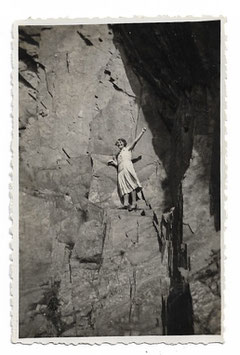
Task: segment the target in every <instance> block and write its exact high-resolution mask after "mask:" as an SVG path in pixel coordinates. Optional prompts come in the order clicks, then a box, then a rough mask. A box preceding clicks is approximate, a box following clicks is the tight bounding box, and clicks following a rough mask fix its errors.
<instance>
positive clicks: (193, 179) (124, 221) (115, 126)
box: [19, 25, 220, 337]
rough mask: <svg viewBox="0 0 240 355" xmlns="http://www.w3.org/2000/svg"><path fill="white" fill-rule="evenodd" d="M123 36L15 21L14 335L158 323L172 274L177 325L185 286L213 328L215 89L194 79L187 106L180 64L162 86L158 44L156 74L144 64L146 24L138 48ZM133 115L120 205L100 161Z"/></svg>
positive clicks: (107, 331)
mask: <svg viewBox="0 0 240 355" xmlns="http://www.w3.org/2000/svg"><path fill="white" fill-rule="evenodd" d="M131 31H132V29H131ZM154 31H155V29H154ZM120 32H121V31H120ZM137 32H139V30H137ZM193 32H194V31H193ZM195 32H196V33H197V28H195ZM129 33H130V32H129ZM129 33H128V34H127V35H126V34H121V33H120V38H121V39H122V40H123V42H121V41H119V29H118V28H117V26H116V27H115V28H112V27H111V26H107V25H99V26H92V25H91V26H90V25H88V26H82V25H78V26H55V27H38V26H34V27H31V26H28V27H23V28H21V29H20V37H19V38H20V41H19V44H20V52H19V53H20V56H19V59H20V61H19V63H20V64H19V75H20V76H19V98H20V112H19V130H20V140H19V148H20V157H19V158H20V336H21V337H43V336H48V337H49V336H90V335H91V336H92V335H109V336H110V335H141V334H145V335H148V334H167V333H168V331H169V329H170V328H171V326H172V325H171V324H170V323H171V322H170V321H169V319H170V318H169V319H168V320H167V316H166V312H167V310H166V305H167V304H168V307H169V309H172V308H171V307H172V305H173V304H174V299H175V298H174V297H175V296H174V295H175V293H174V292H175V291H176V288H177V287H179V277H180V278H181V276H180V275H183V276H184V277H183V279H184V283H183V284H182V283H181V282H180V284H181V285H180V286H181V287H180V288H181V292H183V293H182V294H183V298H184V300H185V299H187V301H186V302H187V307H188V308H187V309H188V313H189V314H188V315H187V316H188V318H189V319H188V320H186V322H187V323H191V322H192V314H191V312H192V308H191V307H192V305H191V294H192V300H193V311H194V328H195V332H196V333H197V334H202V333H205V334H206V333H218V332H219V329H220V328H219V316H220V312H219V309H220V286H219V235H218V234H217V232H216V229H215V226H216V223H215V224H214V217H215V214H214V213H215V211H216V203H217V202H216V201H217V199H216V198H215V197H216V191H217V185H216V184H215V185H214V184H213V185H211V182H212V176H213V171H214V167H216V166H217V165H216V164H215V165H214V164H213V159H212V151H213V145H214V139H215V138H214V137H215V136H214V127H215V126H214V125H215V121H214V119H210V118H211V117H212V116H213V117H215V118H218V116H217V115H218V114H217V104H216V101H217V100H216V97H215V96H214V95H213V94H212V93H211V92H208V93H207V94H206V90H205V89H203V88H202V86H201V85H202V84H201V83H199V81H198V78H197V79H196V78H195V76H194V78H195V79H196V82H197V84H196V85H195V84H194V87H193V90H192V91H191V100H192V107H196V110H193V109H192V107H191V110H190V111H189V106H186V101H184V100H183V99H182V97H180V96H179V97H178V101H179V102H178V104H177V105H175V103H174V100H175V98H176V95H179V91H178V90H180V91H181V90H182V87H181V85H183V84H184V85H185V86H187V87H188V89H187V90H188V91H189V92H190V89H189V85H190V84H189V80H190V79H189V78H191V75H190V76H188V75H185V79H186V78H188V81H187V82H185V81H184V80H183V79H182V78H178V80H179V83H180V84H181V85H180V89H179V88H178V90H177V91H175V89H176V88H175V87H174V85H175V84H174V85H173V87H172V88H169V87H168V88H167V87H166V86H165V84H164V80H163V81H161V80H162V78H164V77H165V75H170V77H171V75H173V73H172V71H171V70H172V69H171V68H172V66H171V65H170V64H169V63H166V62H165V59H164V58H165V57H164V56H162V55H161V56H160V57H159V63H160V64H161V65H162V69H161V71H158V70H157V64H156V63H155V64H154V63H151V60H152V58H155V57H156V58H158V55H159V52H158V48H157V46H156V45H154V43H155V42H154V41H156V40H157V39H156V38H157V37H156V38H155V37H154V36H153V35H152V33H151V31H150V32H149V33H148V38H150V39H151V41H152V42H153V43H152V44H151V46H150V47H149V48H151V50H150V49H149V51H148V53H149V55H148V57H147V58H146V57H145V56H144V55H143V54H142V53H141V52H139V48H140V47H139V46H140V43H142V40H141V41H140V39H139V38H140V37H136V38H135V40H134V41H133V42H131V41H132V39H131V37H130V39H129V38H128V41H127V42H124V41H126V38H127V37H126V36H130V34H129ZM169 33H170V34H169V35H167V37H166V39H167V40H168V39H169V37H168V36H170V37H171V31H170V32H169ZM131 34H132V35H134V36H135V34H134V31H132V32H131ZM155 34H156V33H155ZM142 35H144V33H142ZM145 35H146V34H145ZM162 35H163V37H162V38H164V35H166V34H164V33H162ZM201 35H203V34H201ZM138 36H139V34H138ZM166 43H168V41H167V42H166ZM179 43H180V44H181V42H179ZM155 44H156V43H155ZM146 45H147V43H146ZM162 45H163V43H162ZM166 45H167V46H168V44H166ZM163 48H165V47H164V46H163ZM168 50H169V53H170V54H171V53H172V52H171V49H170V48H168ZM201 51H202V52H201V53H200V54H201V55H200V57H203V56H204V55H207V54H206V53H205V54H204V53H203V52H204V51H203V49H201ZM134 55H135V57H134ZM131 56H132V57H131ZM148 61H149V62H148ZM205 62H206V60H205ZM205 62H204V63H205ZM149 64H150V65H149ZM153 64H154V65H153ZM185 64H186V63H185V62H184V60H183V62H182V65H183V66H184V65H185ZM179 65H180V64H179ZM205 65H208V63H207V62H206V63H205ZM164 66H165V67H164ZM180 66H181V65H180ZM164 68H165V72H164ZM143 69H144V70H143ZM150 69H151V70H150ZM180 69H181V68H180ZM180 69H179V70H180ZM181 70H183V69H181ZM150 72H151V75H150V76H149V73H150ZM183 73H184V70H183ZM183 76H184V75H183ZM153 79H154V80H153ZM160 79H161V80H160ZM182 80H183V82H182ZM162 85H163V89H162ZM161 90H163V91H164V92H165V97H162V96H161V95H160V94H161ZM169 90H170V92H169ZM187 90H186V93H185V96H186V95H190V94H189V92H187ZM213 91H214V90H213ZM204 95H205V96H204ZM183 96H184V95H183ZM216 96H217V95H216ZM159 97H160V99H159ZM166 97H167V98H166ZM204 100H205V101H204ZM213 103H215V106H214V104H213ZM174 105H175V106H174ZM199 110H200V111H199ZM205 110H208V112H209V116H208V117H206V115H205V114H204V112H205ZM185 111H187V112H192V114H193V116H194V119H195V126H194V124H193V123H192V121H193V120H192V121H191V119H190V118H189V116H187V115H185ZM214 115H215V116H214ZM144 126H147V128H148V130H147V132H146V133H145V135H144V136H143V138H142V139H141V141H140V142H139V143H138V145H137V146H136V149H135V150H134V161H135V162H134V166H135V169H136V172H137V174H138V177H139V179H140V181H141V183H142V185H143V193H144V197H145V201H144V200H139V201H138V206H139V209H138V210H137V211H132V212H131V213H130V212H128V211H124V210H120V209H118V207H120V206H121V201H120V199H119V196H118V192H117V184H116V179H117V173H116V169H115V168H114V167H110V166H107V161H108V160H109V158H111V157H112V155H113V154H115V153H116V147H115V146H114V143H115V141H116V140H117V138H119V137H123V138H125V139H126V140H127V141H129V140H132V139H133V138H135V137H136V135H137V134H138V133H139V131H140V130H141V129H142V127H144ZM216 149H217V148H216ZM190 158H191V159H190ZM181 184H182V185H181ZM209 185H211V186H213V188H212V191H213V192H214V193H215V195H214V196H215V197H214V198H213V199H211V198H210V195H209ZM212 200H213V201H214V203H215V205H214V206H215V207H214V206H213V207H212V210H211V208H210V206H211V201H212ZM196 201H197V202H196ZM196 204H197V209H196V208H195V207H196ZM172 206H175V207H176V209H175V212H174V225H173V226H171V227H169V226H170V224H171V223H170V224H169V221H167V222H166V221H165V222H164V223H165V226H164V228H165V230H164V231H163V230H162V234H161V225H160V223H161V221H163V220H162V214H163V213H164V212H165V211H166V209H168V210H169V208H170V207H172ZM214 208H215V209H214ZM181 213H182V214H181ZM182 215H183V216H182ZM182 217H183V220H182ZM182 222H183V223H184V224H183V225H182ZM181 226H183V233H182V231H180V229H181ZM164 228H163V229H164ZM169 228H170V229H171V228H172V229H171V230H170V229H169ZM179 228H180V229H179ZM169 231H170V232H169ZM174 243H175V244H174ZM184 243H187V245H188V255H190V257H191V270H189V266H190V265H189V264H190V263H189V260H188V256H187V247H186V245H185V244H184ZM180 246H181V248H182V249H183V250H182V251H181V250H180V249H181V248H180ZM176 248H177V249H176ZM179 248H180V249H179ZM176 250H177V253H176ZM178 267H179V268H180V270H179V272H178V274H177V281H176V280H175V279H174V277H175V276H176V275H175V272H176V270H175V269H176V268H178ZM188 282H189V283H190V289H189V286H188ZM189 290H190V291H191V294H190V293H189V292H190V291H189ZM169 293H170V295H171V297H172V298H171V297H168V295H169ZM185 294H186V295H187V296H186V297H185ZM172 300H173V302H172ZM171 302H172V303H171ZM180 308H181V307H180ZM184 309H185V308H184ZM180 316H181V315H180ZM169 322H170V323H169ZM169 324H170V326H169ZM181 324H183V323H181ZM183 326H185V325H183ZM167 328H168V329H167ZM178 328H179V327H178ZM172 329H173V328H172ZM175 329H177V328H175ZM173 331H174V330H173ZM176 331H177V332H179V329H178V330H176ZM189 332H192V328H191V327H190V328H189V329H188V330H186V331H185V333H189Z"/></svg>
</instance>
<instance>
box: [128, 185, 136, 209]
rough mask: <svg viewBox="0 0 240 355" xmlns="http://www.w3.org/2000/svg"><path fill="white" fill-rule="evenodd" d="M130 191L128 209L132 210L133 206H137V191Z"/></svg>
mask: <svg viewBox="0 0 240 355" xmlns="http://www.w3.org/2000/svg"><path fill="white" fill-rule="evenodd" d="M130 193H131V198H132V204H131V205H130V206H129V210H130V211H132V210H133V209H134V208H136V207H137V192H136V190H133V191H132V192H130Z"/></svg>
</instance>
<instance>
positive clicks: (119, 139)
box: [115, 138, 127, 147]
mask: <svg viewBox="0 0 240 355" xmlns="http://www.w3.org/2000/svg"><path fill="white" fill-rule="evenodd" d="M118 142H123V144H124V147H126V145H127V141H126V140H125V139H124V138H118V140H117V141H116V143H115V145H117V144H118Z"/></svg>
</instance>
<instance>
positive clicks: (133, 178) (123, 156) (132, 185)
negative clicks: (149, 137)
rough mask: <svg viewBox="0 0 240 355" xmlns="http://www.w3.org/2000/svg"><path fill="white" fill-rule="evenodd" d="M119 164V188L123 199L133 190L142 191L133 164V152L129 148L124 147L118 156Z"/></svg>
mask: <svg viewBox="0 0 240 355" xmlns="http://www.w3.org/2000/svg"><path fill="white" fill-rule="evenodd" d="M117 163H118V187H119V193H120V196H121V197H122V196H123V195H125V194H128V193H130V192H131V191H133V190H136V189H137V191H139V190H141V189H142V185H141V184H140V182H139V180H138V177H137V174H136V172H135V170H134V167H133V163H132V152H131V150H129V149H128V147H124V148H123V149H122V150H121V152H120V153H119V154H118V156H117Z"/></svg>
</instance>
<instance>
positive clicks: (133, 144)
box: [128, 127, 146, 150]
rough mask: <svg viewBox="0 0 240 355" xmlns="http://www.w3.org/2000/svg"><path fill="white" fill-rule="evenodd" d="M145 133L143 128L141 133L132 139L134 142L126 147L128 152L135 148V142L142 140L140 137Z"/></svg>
mask: <svg viewBox="0 0 240 355" xmlns="http://www.w3.org/2000/svg"><path fill="white" fill-rule="evenodd" d="M145 132H146V127H144V128H143V129H142V130H141V132H140V133H139V135H138V136H137V137H136V138H135V139H134V141H133V142H132V143H131V144H130V145H129V146H128V149H129V150H133V148H134V147H135V145H136V144H137V142H138V141H139V140H140V138H142V135H143V134H144V133H145Z"/></svg>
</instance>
